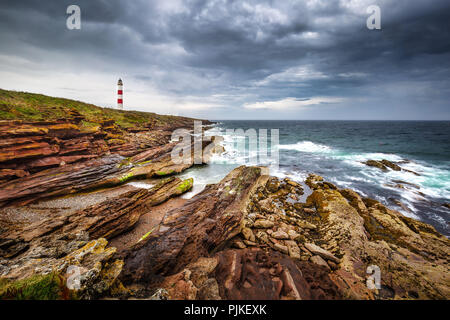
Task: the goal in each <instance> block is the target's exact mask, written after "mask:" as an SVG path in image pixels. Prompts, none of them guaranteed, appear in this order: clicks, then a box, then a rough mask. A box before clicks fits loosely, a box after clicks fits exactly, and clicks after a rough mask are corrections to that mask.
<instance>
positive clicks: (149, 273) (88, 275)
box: [0, 113, 450, 299]
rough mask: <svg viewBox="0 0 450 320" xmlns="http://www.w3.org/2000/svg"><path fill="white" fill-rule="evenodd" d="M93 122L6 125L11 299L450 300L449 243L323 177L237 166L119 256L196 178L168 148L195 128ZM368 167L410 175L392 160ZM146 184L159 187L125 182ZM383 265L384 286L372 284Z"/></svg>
mask: <svg viewBox="0 0 450 320" xmlns="http://www.w3.org/2000/svg"><path fill="white" fill-rule="evenodd" d="M81 121H83V117H82V116H81V115H80V114H76V113H74V114H72V118H71V120H70V121H67V120H66V121H41V122H24V121H8V122H1V123H0V136H1V137H2V141H3V142H2V143H0V168H1V169H0V204H1V205H2V206H3V208H2V209H0V280H1V281H0V298H2V299H13V298H16V297H17V295H18V294H22V293H23V292H28V291H29V290H27V289H26V288H29V287H33V288H34V286H39V287H46V286H54V287H55V288H57V290H56V291H55V292H57V293H56V295H52V296H51V298H58V299H68V298H81V299H96V298H105V297H120V298H131V299H136V298H139V299H448V298H449V297H450V289H449V283H450V279H449V274H450V273H449V271H450V270H449V258H448V257H449V253H450V252H449V251H450V250H449V240H448V239H447V238H446V237H444V236H442V235H440V234H439V233H438V232H436V231H435V230H434V228H433V227H431V226H430V225H428V224H425V223H422V222H420V221H416V220H413V219H410V218H407V217H405V216H403V215H401V214H400V213H399V212H397V211H394V210H391V209H389V208H387V207H386V206H384V205H382V204H381V203H379V202H377V201H375V200H372V199H368V198H364V197H361V196H360V195H359V194H358V193H356V192H354V191H353V190H350V189H340V188H339V187H337V186H335V185H333V184H332V183H329V182H327V181H324V179H323V178H322V177H320V176H318V175H314V174H312V175H310V176H309V177H308V179H306V181H305V183H306V186H305V185H303V184H300V183H298V182H296V181H293V180H290V179H288V178H286V179H278V178H275V177H270V176H269V173H268V170H267V169H266V168H261V167H245V166H242V167H238V168H236V169H234V170H233V171H231V172H230V173H229V174H228V175H227V176H226V177H225V178H224V179H223V180H222V181H221V182H219V183H217V184H214V185H208V186H206V188H205V189H204V190H203V191H202V192H201V193H199V194H197V195H195V196H194V197H193V198H191V199H189V200H186V201H182V202H180V203H179V204H178V205H176V206H173V207H170V206H167V208H170V209H167V210H164V211H161V212H163V213H164V216H163V218H162V219H161V217H159V219H158V220H157V221H158V222H159V221H160V222H159V224H157V225H156V226H152V228H151V229H150V230H148V231H146V232H145V234H144V235H142V236H141V235H139V237H140V238H139V240H138V241H133V243H129V244H126V245H125V244H124V245H123V246H122V248H121V250H120V252H117V250H116V249H115V248H114V247H112V246H109V245H108V241H110V240H112V241H114V240H115V239H117V238H118V237H119V236H120V235H123V234H124V233H126V232H128V231H130V230H133V229H134V228H135V226H136V224H137V223H138V222H139V221H140V219H141V217H142V216H143V215H151V213H152V210H153V208H155V207H156V206H158V205H160V204H162V203H165V202H167V201H169V203H170V201H171V199H172V198H174V197H177V196H179V195H181V194H183V193H184V192H187V191H188V190H190V189H191V188H192V186H193V183H195V181H192V179H188V180H184V181H182V180H180V179H179V178H177V177H176V176H175V175H176V174H177V173H179V172H182V171H184V170H185V169H187V168H189V167H191V166H193V165H194V161H193V155H192V154H191V161H190V162H187V163H182V164H177V163H174V162H173V161H172V160H171V156H170V153H171V151H172V149H173V148H174V146H175V143H171V142H169V140H168V139H169V137H170V130H172V129H174V128H177V127H180V126H184V125H187V123H186V122H184V120H183V121H181V122H180V123H174V124H173V127H171V126H163V127H157V125H156V124H148V126H147V127H145V126H142V127H139V128H138V127H133V128H122V127H121V126H119V125H118V124H116V123H115V122H114V121H113V120H104V121H102V122H101V125H100V126H99V127H98V128H94V129H92V130H87V131H86V128H84V129H83V130H82V129H81V126H80V122H81ZM207 146H208V142H205V143H204V144H203V145H202V148H203V149H205V148H206V147H207ZM191 149H193V148H191ZM214 149H220V148H214ZM219 151H220V150H219ZM366 164H367V165H369V166H374V167H376V168H379V169H381V170H383V171H388V170H394V171H398V170H405V169H402V168H401V167H400V166H399V164H396V163H392V162H389V161H387V160H382V161H368V162H367V163H366ZM148 178H154V179H155V184H154V186H153V187H151V188H149V189H141V188H135V187H131V186H126V185H124V184H125V183H126V182H129V181H132V180H133V179H148ZM392 183H393V184H394V185H393V186H394V187H396V188H397V187H399V188H400V187H402V188H412V189H415V190H418V189H417V186H415V185H413V184H411V183H408V181H399V180H397V181H392ZM118 186H120V187H118ZM94 191H95V192H94ZM80 192H86V193H85V194H83V193H80ZM68 195H70V197H68ZM48 198H57V199H55V200H46V201H43V200H44V199H48ZM305 198H306V200H305ZM17 205H21V206H19V207H17ZM160 210H161V209H160ZM161 212H158V214H160V215H161V216H162V213H161ZM374 266H375V267H376V268H379V270H380V275H381V277H380V279H381V283H380V287H379V289H371V288H369V287H368V286H367V279H368V273H367V272H368V271H367V270H368V267H370V268H374ZM75 267H76V268H75ZM74 270H75V271H74ZM73 272H77V277H76V278H75V279H77V282H76V283H75V286H72V285H70V286H68V285H67V283H68V281H69V282H70V281H72V280H73V279H74V278H73ZM71 283H72V282H71ZM44 284H45V285H44ZM72 284H73V283H72ZM52 292H53V291H52ZM43 297H45V291H43V295H39V296H26V297H25V298H29V299H39V298H43Z"/></svg>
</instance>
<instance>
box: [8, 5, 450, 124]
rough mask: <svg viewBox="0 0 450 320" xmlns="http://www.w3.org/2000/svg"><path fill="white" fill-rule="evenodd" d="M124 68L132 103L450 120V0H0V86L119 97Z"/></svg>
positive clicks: (266, 115)
mask: <svg viewBox="0 0 450 320" xmlns="http://www.w3.org/2000/svg"><path fill="white" fill-rule="evenodd" d="M70 4H77V5H79V7H80V8H81V29H80V30H68V29H67V27H66V19H67V17H68V16H69V15H68V14H66V9H67V7H68V6H69V5H70ZM372 4H376V5H378V6H379V7H380V8H381V27H382V30H369V29H368V28H367V27H366V20H367V18H368V17H369V15H370V14H368V13H367V12H366V10H367V7H368V6H369V5H372ZM119 77H121V78H122V79H123V82H124V106H125V109H134V110H142V111H152V112H157V113H164V114H178V115H186V116H195V117H202V118H208V119H406V120H410V119H437V120H450V102H449V101H450V1H449V0H378V1H377V0H371V1H366V0H360V1H357V0H303V1H301V0H299V1H293V0H272V1H251V0H245V1H237V0H236V1H225V0H218V1H215V0H214V1H212V0H211V1H206V0H192V1H187V0H186V1H182V0H159V1H156V0H155V1H139V0H134V1H117V0H89V1H77V0H71V1H65V0H54V1H31V0H30V1H23V0H20V1H17V0H11V1H5V0H1V2H0V88H3V89H11V90H19V91H30V92H37V93H44V94H48V95H52V96H59V97H67V98H73V99H77V100H81V101H85V102H91V103H94V104H97V105H101V106H108V107H113V106H115V103H116V83H117V80H118V78H119Z"/></svg>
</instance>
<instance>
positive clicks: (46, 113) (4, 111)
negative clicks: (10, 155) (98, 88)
mask: <svg viewBox="0 0 450 320" xmlns="http://www.w3.org/2000/svg"><path fill="white" fill-rule="evenodd" d="M71 109H73V110H76V111H78V112H79V113H80V114H81V115H83V116H84V117H85V121H82V123H81V125H82V127H95V126H96V125H99V123H100V122H101V121H102V120H109V119H114V120H115V121H116V123H117V124H118V125H120V126H122V127H124V128H128V127H140V126H142V125H143V124H148V123H152V124H153V125H155V126H159V125H165V124H168V123H170V122H172V121H174V120H180V119H183V117H175V116H168V115H158V114H155V113H150V112H140V111H126V110H116V109H110V108H102V107H99V106H95V105H93V104H88V103H84V102H81V101H75V100H70V99H64V98H55V97H49V96H46V95H43V94H35V93H28V92H18V91H8V90H3V89H0V120H13V119H17V120H27V121H42V120H56V119H61V118H65V117H67V113H68V111H69V110H71ZM184 119H187V118H184Z"/></svg>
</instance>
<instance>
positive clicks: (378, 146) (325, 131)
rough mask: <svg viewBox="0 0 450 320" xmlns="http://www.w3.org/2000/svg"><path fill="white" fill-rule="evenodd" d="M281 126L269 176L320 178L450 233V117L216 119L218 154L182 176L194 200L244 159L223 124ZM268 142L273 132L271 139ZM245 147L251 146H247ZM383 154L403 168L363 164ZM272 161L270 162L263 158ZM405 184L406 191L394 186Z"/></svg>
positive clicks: (247, 126)
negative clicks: (219, 137) (221, 141)
mask: <svg viewBox="0 0 450 320" xmlns="http://www.w3.org/2000/svg"><path fill="white" fill-rule="evenodd" d="M250 128H254V129H256V131H257V132H258V130H259V129H268V132H270V129H279V166H278V168H277V167H276V166H273V165H272V167H271V174H272V175H276V176H278V177H285V176H289V177H290V178H292V179H295V180H297V181H303V180H304V179H305V178H306V177H307V175H308V174H309V173H316V174H319V175H322V176H323V177H324V178H325V179H326V180H328V181H330V182H333V183H335V184H336V185H337V186H339V187H342V188H351V189H354V190H355V191H357V192H359V193H360V194H361V195H362V196H367V197H370V198H374V199H377V200H379V201H381V202H382V203H383V204H386V205H388V206H389V207H391V208H393V209H396V210H398V211H400V212H402V213H403V214H404V215H406V216H409V217H413V218H416V219H419V220H422V221H425V222H427V223H430V224H431V225H433V226H434V227H435V228H436V229H437V230H438V231H439V232H441V233H443V234H445V235H447V236H449V235H450V225H449V224H450V211H449V209H447V208H445V207H444V206H442V204H443V203H448V202H450V122H448V121H446V122H425V121H423V122H420V121H403V122H400V121H219V122H218V124H217V125H216V130H220V132H222V135H223V136H225V142H224V145H225V149H226V152H225V154H223V155H220V156H217V157H216V158H214V159H213V161H212V163H210V164H209V165H208V166H203V167H196V168H192V169H190V170H188V171H186V172H185V173H183V174H182V177H194V180H195V181H194V185H195V187H194V191H193V192H191V193H189V194H187V195H185V197H191V196H192V195H194V194H195V193H197V192H199V191H201V190H202V188H203V187H204V186H205V185H206V184H208V183H215V182H218V181H220V180H221V179H222V178H223V177H224V176H225V175H226V174H227V173H228V172H229V171H230V170H232V169H233V168H235V167H236V166H238V165H242V164H247V165H248V164H251V163H249V155H248V154H242V153H239V152H238V150H237V145H236V143H235V142H236V141H242V140H243V139H244V137H243V136H241V135H239V136H237V137H235V136H231V135H226V134H225V131H224V130H225V129H243V130H247V129H250ZM269 141H270V136H269ZM247 147H248V144H247ZM369 159H374V160H382V159H387V160H391V161H394V162H399V163H400V165H401V167H402V168H405V169H409V170H412V171H414V172H417V173H418V174H420V176H416V175H414V174H413V173H410V172H406V171H401V172H397V171H389V172H386V173H385V172H382V171H381V170H379V169H377V168H372V167H368V166H366V165H364V164H362V163H361V162H362V161H366V160H369ZM260 164H266V165H270V161H266V162H265V163H260ZM396 181H397V182H398V181H404V182H408V183H410V184H411V185H407V184H404V186H405V188H403V189H399V188H396V187H395V186H394V185H395V184H397V182H396Z"/></svg>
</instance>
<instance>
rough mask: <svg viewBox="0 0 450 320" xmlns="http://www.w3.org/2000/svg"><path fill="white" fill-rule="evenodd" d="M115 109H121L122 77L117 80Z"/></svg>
mask: <svg viewBox="0 0 450 320" xmlns="http://www.w3.org/2000/svg"><path fill="white" fill-rule="evenodd" d="M117 109H120V110H122V109H123V83H122V79H119V81H118V82H117Z"/></svg>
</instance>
